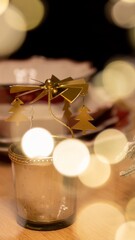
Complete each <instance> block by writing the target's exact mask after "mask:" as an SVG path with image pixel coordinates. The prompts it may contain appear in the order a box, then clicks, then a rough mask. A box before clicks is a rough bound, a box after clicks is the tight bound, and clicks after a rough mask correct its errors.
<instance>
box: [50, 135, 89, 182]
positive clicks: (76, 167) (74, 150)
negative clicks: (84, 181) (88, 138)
mask: <svg viewBox="0 0 135 240" xmlns="http://www.w3.org/2000/svg"><path fill="white" fill-rule="evenodd" d="M89 161H90V152H89V150H88V148H87V147H86V145H85V144H84V143H83V142H82V141H80V140H78V139H65V140H63V141H61V142H60V143H59V144H58V145H57V146H56V147H55V149H54V152H53V163H54V166H55V168H56V169H57V170H58V172H60V173H61V174H63V175H66V176H69V177H73V176H77V175H79V174H81V173H82V172H83V171H84V170H85V169H86V168H87V167H88V164H89Z"/></svg>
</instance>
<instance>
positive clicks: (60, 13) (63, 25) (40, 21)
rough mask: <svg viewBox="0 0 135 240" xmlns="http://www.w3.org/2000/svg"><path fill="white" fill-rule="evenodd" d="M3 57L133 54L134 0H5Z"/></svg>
mask: <svg viewBox="0 0 135 240" xmlns="http://www.w3.org/2000/svg"><path fill="white" fill-rule="evenodd" d="M0 32H1V39H0V57H1V59H3V58H4V59H5V58H8V59H26V58H29V57H31V56H33V55H40V56H45V57H47V58H56V59H57V58H70V59H73V60H77V61H90V62H92V63H93V65H94V67H96V68H97V70H99V71H100V70H102V69H103V68H104V66H105V64H106V63H107V62H108V60H110V59H112V58H114V57H123V56H124V57H125V56H126V57H128V56H130V57H134V48H135V0H100V1H99V0H83V1H76V0H74V1H71V0H68V1H67V0H64V1H63V0H23V1H21V0H10V1H9V0H0Z"/></svg>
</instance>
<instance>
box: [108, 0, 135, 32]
mask: <svg viewBox="0 0 135 240" xmlns="http://www.w3.org/2000/svg"><path fill="white" fill-rule="evenodd" d="M110 12H111V19H112V21H113V22H114V23H115V24H116V25H118V26H119V27H121V28H126V29H129V28H132V27H135V1H133V0H132V1H131V0H129V1H128V0H120V1H115V2H114V3H113V4H112V6H111V11H110Z"/></svg>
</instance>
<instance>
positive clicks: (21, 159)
mask: <svg viewBox="0 0 135 240" xmlns="http://www.w3.org/2000/svg"><path fill="white" fill-rule="evenodd" d="M53 137H54V139H55V140H56V142H55V145H57V143H59V142H60V141H62V140H64V139H66V137H59V136H53ZM8 156H9V158H10V160H11V161H12V162H16V163H19V164H31V165H34V164H41V163H42V164H43V163H47V162H48V163H51V162H52V155H49V156H43V157H34V158H30V157H28V156H26V155H25V154H24V153H23V151H22V150H21V142H14V143H11V144H10V146H9V148H8Z"/></svg>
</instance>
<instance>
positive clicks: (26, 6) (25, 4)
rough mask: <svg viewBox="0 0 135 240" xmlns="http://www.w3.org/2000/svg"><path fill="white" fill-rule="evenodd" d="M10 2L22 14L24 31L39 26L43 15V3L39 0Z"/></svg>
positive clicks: (14, 0)
mask: <svg viewBox="0 0 135 240" xmlns="http://www.w3.org/2000/svg"><path fill="white" fill-rule="evenodd" d="M12 4H13V5H14V6H15V7H16V8H18V9H19V10H20V11H21V12H22V14H23V15H24V18H25V21H26V29H25V30H26V31H28V30H31V29H34V28H36V27H37V26H39V24H40V23H41V21H42V20H43V18H44V17H45V5H44V4H43V2H42V1H40V0H23V1H18V0H12Z"/></svg>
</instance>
